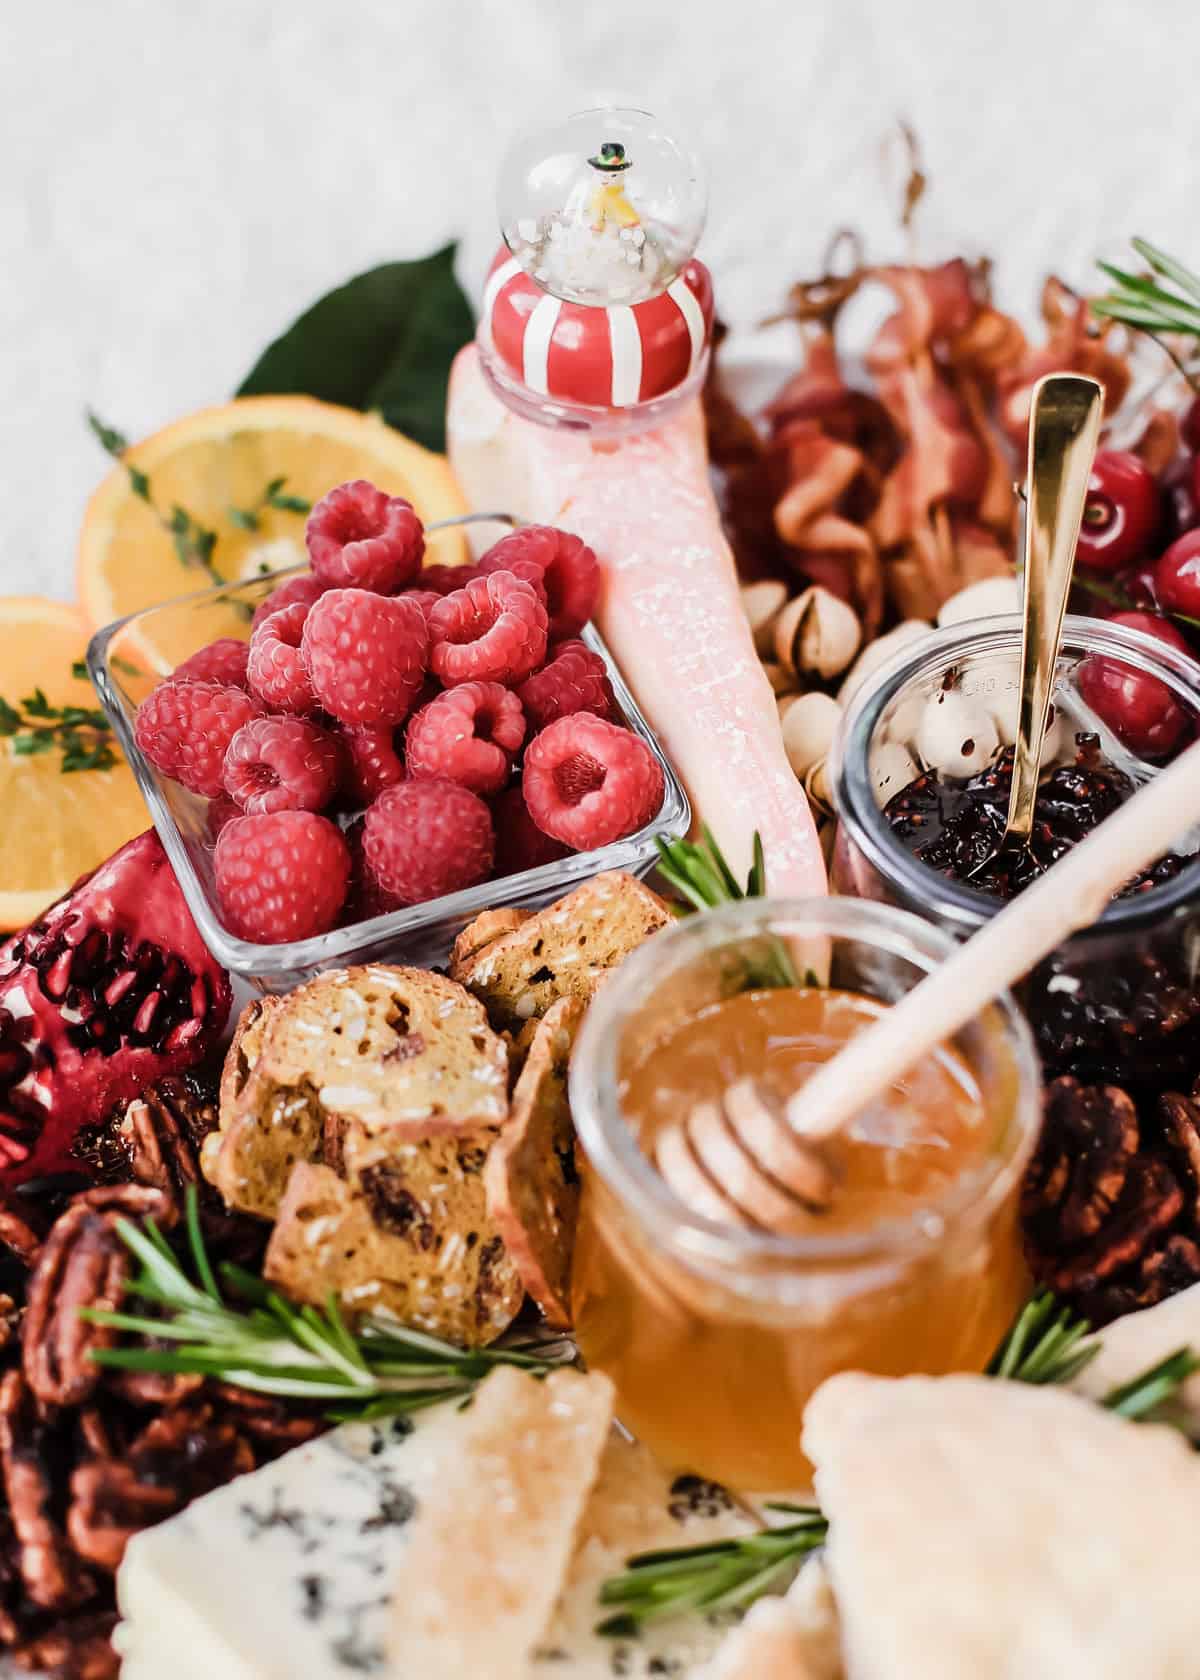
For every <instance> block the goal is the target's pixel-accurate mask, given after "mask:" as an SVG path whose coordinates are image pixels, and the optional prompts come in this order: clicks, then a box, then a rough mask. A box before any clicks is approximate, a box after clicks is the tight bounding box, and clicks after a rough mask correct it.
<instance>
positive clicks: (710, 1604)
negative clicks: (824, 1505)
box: [596, 1289, 1200, 1637]
mask: <svg viewBox="0 0 1200 1680" xmlns="http://www.w3.org/2000/svg"><path fill="white" fill-rule="evenodd" d="M1089 1338H1092V1327H1091V1325H1090V1324H1089V1323H1088V1321H1087V1319H1085V1318H1080V1317H1079V1316H1078V1314H1076V1313H1073V1312H1072V1311H1071V1310H1070V1308H1069V1307H1063V1306H1060V1305H1059V1304H1058V1302H1057V1301H1056V1300H1055V1299H1054V1297H1053V1295H1051V1294H1050V1293H1049V1292H1048V1291H1046V1290H1044V1289H1042V1290H1038V1291H1037V1293H1036V1294H1035V1295H1033V1297H1032V1298H1031V1299H1030V1300H1029V1301H1028V1302H1027V1303H1026V1305H1025V1306H1024V1307H1023V1308H1022V1310H1021V1312H1020V1313H1019V1314H1018V1316H1017V1319H1016V1321H1015V1322H1014V1324H1013V1326H1012V1328H1011V1329H1010V1330H1009V1332H1008V1334H1007V1335H1006V1336H1005V1338H1004V1340H1003V1341H1002V1342H1001V1344H1000V1346H999V1347H998V1348H997V1349H996V1352H995V1354H994V1355H993V1357H992V1360H991V1362H990V1363H989V1365H988V1367H987V1375H989V1376H992V1377H1000V1378H1003V1379H1005V1380H1007V1381H1008V1382H1018V1383H1035V1384H1039V1385H1045V1384H1050V1385H1059V1384H1063V1383H1068V1382H1070V1381H1071V1380H1072V1379H1073V1378H1074V1377H1077V1376H1078V1375H1079V1373H1080V1372H1081V1371H1082V1370H1083V1369H1084V1368H1085V1367H1086V1366H1087V1365H1089V1364H1090V1363H1091V1361H1092V1360H1093V1359H1094V1358H1095V1357H1096V1355H1097V1354H1098V1353H1099V1352H1100V1347H1101V1343H1100V1342H1099V1341H1098V1340H1096V1339H1095V1338H1092V1339H1090V1340H1089ZM1196 1371H1200V1357H1197V1355H1196V1354H1195V1353H1193V1352H1192V1350H1191V1349H1190V1348H1186V1347H1184V1348H1178V1349H1177V1350H1176V1351H1175V1352H1174V1353H1172V1354H1168V1356H1167V1357H1166V1358H1165V1359H1161V1360H1159V1361H1158V1363H1157V1364H1155V1365H1151V1366H1149V1367H1148V1368H1147V1369H1146V1370H1144V1371H1140V1372H1139V1373H1138V1374H1137V1375H1136V1376H1134V1377H1132V1378H1131V1379H1130V1380H1129V1381H1128V1382H1125V1383H1122V1384H1120V1385H1119V1386H1118V1387H1117V1388H1114V1389H1110V1390H1109V1392H1108V1393H1107V1394H1105V1395H1104V1396H1103V1398H1102V1399H1101V1400H1100V1404H1101V1405H1102V1406H1103V1407H1105V1408H1106V1410H1108V1411H1110V1412H1115V1413H1116V1414H1117V1415H1118V1416H1120V1417H1124V1418H1128V1419H1130V1420H1131V1421H1133V1422H1139V1423H1140V1422H1144V1421H1147V1420H1156V1421H1167V1422H1169V1421H1171V1418H1170V1408H1171V1405H1172V1403H1173V1402H1174V1401H1176V1400H1177V1399H1178V1396H1179V1391H1180V1389H1181V1387H1182V1385H1183V1384H1184V1383H1185V1382H1186V1381H1187V1379H1188V1378H1189V1377H1190V1376H1192V1375H1193V1373H1194V1372H1196ZM767 1509H768V1510H771V1511H780V1512H787V1513H795V1515H796V1517H797V1521H796V1522H794V1523H789V1524H785V1525H782V1526H780V1527H778V1528H774V1527H772V1528H762V1529H759V1530H758V1531H757V1532H756V1533H754V1534H749V1535H745V1536H742V1537H739V1538H737V1539H733V1540H717V1541H713V1542H711V1543H709V1544H706V1545H699V1546H681V1547H678V1548H676V1549H675V1550H672V1551H655V1552H639V1553H637V1554H636V1555H635V1556H633V1557H631V1558H628V1559H627V1560H626V1565H625V1569H624V1571H623V1572H622V1573H621V1574H620V1575H614V1576H610V1578H609V1579H608V1580H607V1581H605V1582H604V1583H603V1584H602V1586H601V1588H600V1595H599V1596H600V1603H601V1604H606V1605H620V1606H621V1608H620V1610H619V1611H617V1612H616V1613H615V1614H613V1615H611V1616H608V1617H606V1618H605V1619H604V1620H603V1621H601V1622H599V1623H597V1625H596V1632H597V1633H601V1634H607V1635H610V1636H612V1637H621V1636H624V1637H628V1636H630V1635H633V1634H636V1633H638V1632H639V1631H640V1630H641V1629H642V1628H643V1627H645V1626H646V1625H647V1624H648V1623H650V1622H654V1621H659V1620H665V1619H666V1618H667V1617H671V1616H680V1615H685V1614H687V1613H688V1612H689V1611H691V1612H695V1611H703V1612H704V1613H705V1614H709V1615H711V1614H714V1613H716V1612H718V1611H721V1610H734V1609H737V1610H742V1609H745V1608H746V1607H747V1605H750V1604H752V1603H753V1602H754V1601H755V1599H757V1598H761V1597H763V1595H764V1594H766V1593H769V1592H771V1591H773V1590H774V1589H775V1588H777V1587H779V1586H781V1585H786V1584H787V1583H788V1582H789V1581H790V1580H791V1579H792V1577H793V1576H794V1575H795V1573H796V1570H797V1569H798V1568H799V1566H800V1564H801V1563H803V1561H804V1559H805V1558H806V1557H808V1555H809V1554H810V1553H811V1552H814V1551H816V1550H818V1549H819V1548H820V1547H821V1546H823V1545H824V1544H825V1539H826V1536H827V1534H828V1532H829V1523H828V1521H827V1520H826V1518H825V1517H824V1516H823V1515H822V1513H821V1511H820V1510H819V1508H818V1507H817V1506H815V1505H785V1504H769V1505H768V1506H767Z"/></svg>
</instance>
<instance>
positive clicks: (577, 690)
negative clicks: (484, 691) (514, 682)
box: [517, 641, 616, 729]
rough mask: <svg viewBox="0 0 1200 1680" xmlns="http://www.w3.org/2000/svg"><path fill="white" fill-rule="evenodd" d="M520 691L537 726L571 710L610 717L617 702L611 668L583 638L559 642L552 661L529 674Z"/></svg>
mask: <svg viewBox="0 0 1200 1680" xmlns="http://www.w3.org/2000/svg"><path fill="white" fill-rule="evenodd" d="M517 694H518V695H519V696H520V700H521V704H522V706H524V708H525V715H526V717H527V718H528V719H529V721H530V723H531V724H532V725H533V727H534V728H535V729H544V728H545V727H546V725H547V724H548V723H553V722H554V720H555V718H560V717H570V715H571V713H572V712H594V713H595V714H596V716H597V717H602V718H607V717H611V716H612V714H613V710H614V707H615V705H616V702H615V700H614V699H613V691H612V684H611V683H610V682H609V680H608V668H607V667H606V665H605V663H604V661H603V659H601V657H600V655H599V654H598V653H593V652H592V650H591V648H589V647H586V646H585V645H584V643H583V642H571V641H568V642H560V643H559V644H558V647H557V649H556V650H555V654H554V658H553V659H552V660H551V661H550V663H549V664H548V665H544V666H543V667H542V669H541V670H540V671H535V672H534V674H533V675H532V676H531V677H526V679H525V681H524V682H523V683H522V684H521V686H520V688H519V689H518V690H517Z"/></svg>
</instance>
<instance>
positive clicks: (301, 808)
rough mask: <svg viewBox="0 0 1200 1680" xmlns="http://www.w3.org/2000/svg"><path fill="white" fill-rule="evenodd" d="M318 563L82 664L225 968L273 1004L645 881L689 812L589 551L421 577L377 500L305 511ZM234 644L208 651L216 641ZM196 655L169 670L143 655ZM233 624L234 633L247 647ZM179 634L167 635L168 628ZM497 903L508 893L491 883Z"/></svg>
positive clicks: (407, 535) (501, 559)
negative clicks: (492, 912) (632, 676)
mask: <svg viewBox="0 0 1200 1680" xmlns="http://www.w3.org/2000/svg"><path fill="white" fill-rule="evenodd" d="M305 540H306V546H307V550H308V556H309V567H308V568H307V569H303V568H293V569H292V570H290V571H288V572H275V573H269V574H267V575H265V576H263V577H256V578H253V579H250V580H247V581H242V582H238V583H231V584H228V585H221V586H218V587H217V588H216V589H212V590H205V591H203V592H202V593H200V594H199V595H190V596H185V597H182V598H180V599H179V600H176V601H172V602H168V603H166V604H165V605H164V606H161V607H152V608H148V609H147V610H146V611H144V612H142V613H137V614H134V615H133V616H132V617H131V618H128V619H123V620H121V621H119V622H118V623H117V624H114V625H110V626H109V627H108V628H107V629H106V630H103V631H101V632H100V633H99V634H98V635H97V636H96V637H95V638H94V640H93V643H92V646H91V648H90V650H89V668H90V669H91V672H92V676H93V679H94V681H95V683H96V686H97V689H98V691H99V692H100V696H101V699H102V700H103V702H104V705H105V707H106V709H107V711H108V712H109V715H110V716H111V717H112V720H113V724H114V727H115V729H116V730H117V733H118V735H119V738H120V740H121V743H122V745H123V747H124V749H125V751H126V754H127V756H128V758H129V760H130V763H131V764H132V766H133V769H134V771H135V773H136V775H137V777H138V779H139V782H140V784H141V787H142V791H143V793H144V794H145V796H146V800H147V803H148V804H149V807H150V811H151V815H152V816H153V818H154V821H155V825H156V827H157V828H158V830H159V833H160V834H161V835H162V838H163V841H164V844H165V845H166V847H167V850H168V853H169V855H170V857H171V859H172V862H173V863H174V865H175V869H176V872H177V873H178V875H179V877H180V880H181V883H182V885H183V888H184V892H185V894H186V896H187V899H188V902H189V907H190V908H191V910H192V913H193V915H194V916H195V918H196V920H197V923H198V925H199V926H200V928H201V931H202V932H203V933H204V936H205V938H206V939H207V941H208V943H209V945H210V947H211V949H212V950H213V953H214V955H215V956H217V958H218V960H220V961H221V962H223V963H224V964H225V965H226V966H227V967H229V968H230V969H232V970H233V971H235V972H237V973H240V974H242V975H243V976H245V977H246V978H248V979H251V980H252V981H254V982H255V983H257V984H259V985H267V986H274V985H280V986H282V985H292V984H295V983H296V982H297V980H298V979H301V978H303V977H306V976H307V975H310V974H313V973H317V972H319V971H320V970H321V969H323V968H326V967H330V966H333V965H335V964H345V963H347V962H354V961H361V960H367V959H369V958H372V957H375V958H382V957H384V956H388V957H396V956H398V955H403V956H404V957H405V958H406V959H407V960H409V961H430V960H436V959H437V957H438V955H439V954H444V951H445V949H446V948H447V946H448V943H449V942H450V941H451V940H452V939H453V938H454V936H455V934H456V933H457V932H458V931H459V930H460V929H461V928H462V927H464V926H465V925H466V924H467V922H469V921H470V920H471V919H472V918H473V917H474V916H475V915H477V914H478V912H479V910H480V909H481V908H483V907H485V906H486V905H487V904H489V903H500V902H503V903H504V904H506V905H512V906H514V907H517V908H530V909H532V908H536V907H538V906H539V905H540V904H543V903H548V902H550V901H551V900H552V899H554V898H556V897H558V896H559V895H560V894H561V893H562V892H563V890H564V888H565V887H569V886H570V885H571V884H573V883H575V882H577V881H579V880H582V879H585V878H586V877H588V876H589V875H592V874H595V873H597V872H598V871H600V870H602V869H613V868H619V869H626V870H633V871H637V872H643V873H644V872H645V871H646V870H648V869H649V868H650V867H651V866H652V864H653V862H654V860H655V857H656V855H657V854H656V845H655V842H656V837H657V836H659V835H662V836H664V837H666V838H670V837H674V836H676V835H679V834H682V833H683V832H684V831H685V830H686V827H687V823H688V818H689V813H688V807H687V800H686V797H685V796H684V794H683V792H682V789H681V788H680V786H679V783H678V781H677V780H676V778H675V776H674V775H673V774H672V772H671V769H670V766H669V765H668V764H667V762H666V760H665V759H664V757H663V755H662V752H661V750H660V749H659V746H658V744H657V742H656V740H655V739H654V737H653V735H652V734H651V732H650V730H649V729H648V727H647V726H646V724H645V721H644V720H643V719H642V717H641V715H640V713H639V712H638V709H637V706H636V703H635V702H634V700H633V698H632V696H631V695H630V693H629V691H628V689H627V688H626V686H625V684H624V682H623V681H622V680H621V677H620V674H619V673H618V672H617V670H616V668H615V666H614V665H613V662H612V660H611V659H610V658H609V656H608V654H607V651H606V650H605V648H604V646H603V643H602V642H601V640H600V638H599V636H598V635H597V634H596V632H595V631H594V630H593V629H592V628H591V626H590V623H589V621H590V619H591V616H592V613H593V611H594V609H595V606H596V601H597V596H598V592H599V588H600V569H599V566H598V564H597V561H596V557H595V555H594V554H593V553H592V551H591V549H590V548H588V547H587V545H586V544H585V543H584V542H583V541H582V540H581V539H580V538H578V537H576V536H573V535H571V534H569V533H568V532H565V531H560V530H556V529H554V528H552V527H550V526H545V525H521V526H517V527H516V528H515V529H511V530H508V531H507V532H506V534H504V535H502V536H501V537H500V538H499V540H498V541H496V542H495V543H494V544H493V545H492V546H491V547H490V548H488V549H487V550H486V552H485V553H483V554H482V555H481V557H480V558H478V559H477V560H476V561H474V562H473V563H470V564H464V565H445V564H426V563H425V532H424V529H423V527H422V524H421V521H420V520H419V518H418V517H417V515H416V514H415V512H414V511H413V509H412V507H411V505H410V504H409V503H408V502H407V501H405V500H404V499H403V498H401V497H398V496H389V495H388V494H387V493H386V492H385V491H384V490H381V489H378V488H377V487H376V486H375V485H373V484H369V483H367V482H365V481H357V482H354V483H350V484H342V485H338V486H337V487H336V488H334V489H332V490H331V491H330V492H329V493H328V495H326V496H325V497H324V498H323V499H322V500H321V501H320V502H318V503H317V504H316V505H315V506H314V507H313V509H312V512H311V513H310V515H309V517H308V522H307V528H306V532H305ZM214 609H219V611H220V618H219V620H218V622H221V623H222V624H224V626H225V627H226V628H227V629H228V626H229V624H230V623H231V622H232V623H233V624H234V625H236V626H237V633H235V634H228V633H227V634H223V635H220V636H217V637H216V638H215V639H211V640H205V635H206V632H207V630H208V629H210V628H211V626H212V625H213V623H214ZM193 626H194V629H195V636H194V640H195V644H196V645H195V651H194V652H193V653H191V654H190V655H189V656H188V657H186V658H184V659H183V660H182V661H181V662H179V663H177V664H175V665H174V668H173V669H172V670H170V671H169V672H164V673H161V674H160V673H159V672H158V671H155V670H147V669H146V667H147V666H148V665H150V664H152V663H161V659H158V660H155V661H151V660H149V659H147V658H146V649H147V648H148V647H151V648H154V647H161V646H163V645H164V644H165V645H169V646H172V647H178V646H180V645H181V642H183V643H186V642H187V641H188V639H189V638H190V632H191V629H192V627H193ZM243 626H244V628H243ZM164 632H169V634H164ZM498 883H503V885H502V886H500V885H498Z"/></svg>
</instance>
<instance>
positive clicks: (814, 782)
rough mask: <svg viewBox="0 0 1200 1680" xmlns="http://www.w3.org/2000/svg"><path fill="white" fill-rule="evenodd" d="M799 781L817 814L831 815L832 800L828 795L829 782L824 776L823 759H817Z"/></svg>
mask: <svg viewBox="0 0 1200 1680" xmlns="http://www.w3.org/2000/svg"><path fill="white" fill-rule="evenodd" d="M801 781H802V783H803V786H804V791H805V793H806V794H807V795H808V802H809V804H810V805H811V806H812V808H813V810H814V811H815V812H816V813H817V815H819V816H826V817H829V816H832V815H833V800H832V799H831V798H830V796H829V783H828V781H827V780H826V777H825V760H824V759H823V758H822V759H818V761H817V763H816V764H814V765H812V766H811V767H810V768H809V769H808V770H806V771H805V773H804V775H803V776H802V777H801Z"/></svg>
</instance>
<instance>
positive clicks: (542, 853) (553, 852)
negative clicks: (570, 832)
mask: <svg viewBox="0 0 1200 1680" xmlns="http://www.w3.org/2000/svg"><path fill="white" fill-rule="evenodd" d="M492 823H493V826H494V827H495V830H496V874H497V875H498V876H499V875H519V874H521V872H522V871H523V870H526V869H540V868H541V866H542V864H544V863H557V862H558V861H559V859H560V858H565V857H569V856H570V851H571V849H570V847H569V846H564V845H563V843H562V841H561V840H552V839H551V838H550V836H549V835H548V834H543V833H542V831H541V829H540V828H539V827H538V825H537V824H536V823H535V822H534V820H533V818H532V817H531V816H530V815H529V807H528V806H527V805H526V803H525V795H524V793H523V792H522V791H521V789H520V788H519V787H510V788H506V789H505V790H504V792H503V793H502V794H501V795H500V797H499V799H497V800H496V801H495V802H494V804H493V805H492Z"/></svg>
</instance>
